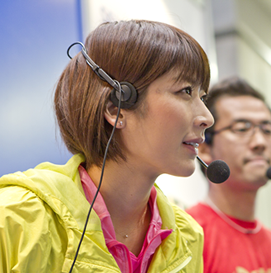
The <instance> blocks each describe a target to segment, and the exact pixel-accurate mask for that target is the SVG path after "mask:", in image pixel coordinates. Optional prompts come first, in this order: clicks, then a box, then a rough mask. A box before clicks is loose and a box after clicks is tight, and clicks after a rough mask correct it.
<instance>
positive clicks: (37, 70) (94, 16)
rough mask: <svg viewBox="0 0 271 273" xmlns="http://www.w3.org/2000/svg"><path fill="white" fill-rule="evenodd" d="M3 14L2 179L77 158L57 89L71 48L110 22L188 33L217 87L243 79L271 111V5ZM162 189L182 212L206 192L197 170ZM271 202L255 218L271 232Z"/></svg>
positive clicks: (50, 2)
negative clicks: (60, 117) (59, 123)
mask: <svg viewBox="0 0 271 273" xmlns="http://www.w3.org/2000/svg"><path fill="white" fill-rule="evenodd" d="M0 14H1V16H0V35H1V36H0V39H1V46H0V49H1V50H0V63H1V65H0V176H2V175H3V174H6V173H10V172H15V171H23V170H26V169H28V168H31V167H34V166H36V165H37V164H39V163H40V162H43V161H50V162H53V163H56V164H64V163H65V162H66V161H67V160H68V159H69V158H70V157H71V154H70V153H69V152H68V151H67V149H66V148H65V146H64V144H63V142H62V141H61V138H60V136H59V132H58V129H57V127H56V122H55V118H54V113H53V93H54V88H55V85H56V82H57V80H58V78H59V76H60V74H61V72H62V71H63V69H64V68H65V66H66V65H67V63H68V62H69V58H68V57H67V54H66V51H67V48H68V47H69V45H70V44H72V43H73V42H75V41H82V42H84V40H85V37H86V36H87V34H88V33H89V32H90V31H91V30H92V29H94V28H95V27H96V26H97V25H99V24H100V23H102V22H104V21H107V20H122V19H123V20H128V19H148V20H156V21H162V22H166V23H169V24H172V25H175V26H176V27H179V28H181V29H183V30H185V31H186V32H188V33H189V34H190V35H192V36H193V37H194V38H195V39H196V40H197V41H198V42H199V43H200V44H201V46H202V47H203V49H204V50H205V51H206V53H207V55H208V57H209V60H210V65H211V73H212V78H211V84H213V83H215V82H216V81H217V80H219V79H222V78H224V77H226V76H231V75H239V76H241V77H243V78H245V79H246V80H247V81H248V82H249V83H250V84H251V85H252V86H253V87H254V88H256V89H257V90H259V91H260V92H261V93H263V94H264V95H265V96H266V98H267V101H268V103H269V105H271V92H270V89H271V35H270V33H271V32H270V28H271V1H270V0H257V1H255V0H137V1H129V0H114V1H112V0H57V1H56V0H39V1H36V0H13V1H1V3H0ZM157 183H158V184H159V186H160V187H161V188H162V190H163V191H164V192H165V194H166V195H168V196H169V197H170V198H171V199H172V200H174V201H175V202H176V203H178V204H179V205H180V206H191V205H193V204H195V203H196V202H198V201H199V200H202V199H203V198H204V197H205V194H206V193H207V182H206V181H205V180H204V178H203V176H202V174H201V173H200V171H199V166H197V169H196V171H195V173H194V174H193V175H192V176H191V177H188V178H177V177H172V176H169V175H162V176H160V177H159V178H158V179H157ZM270 196H271V185H270V183H269V184H267V185H266V186H265V187H262V188H261V189H260V191H259V194H258V199H257V200H258V203H257V211H256V214H257V217H258V218H259V219H260V220H261V221H262V222H263V223H264V224H265V225H266V226H268V227H270V228H271V212H270V210H269V208H270V207H271V199H270Z"/></svg>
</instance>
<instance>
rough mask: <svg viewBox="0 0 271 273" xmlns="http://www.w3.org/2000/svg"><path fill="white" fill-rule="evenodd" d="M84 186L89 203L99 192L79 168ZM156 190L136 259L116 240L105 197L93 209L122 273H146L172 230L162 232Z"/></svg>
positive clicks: (152, 196) (153, 191)
mask: <svg viewBox="0 0 271 273" xmlns="http://www.w3.org/2000/svg"><path fill="white" fill-rule="evenodd" d="M79 173H80V177H81V182H82V186H83V189H84V192H85V196H86V199H87V200H88V202H89V203H91V202H92V200H93V197H94V195H95V193H96V191H97V187H96V185H95V184H94V183H93V181H92V180H91V178H90V177H89V175H88V173H87V171H86V170H85V169H84V168H83V167H82V166H79ZM156 195H157V193H156V189H155V187H152V190H151V195H150V199H149V207H150V210H151V213H152V219H151V222H150V225H149V229H148V232H147V234H146V237H145V241H144V243H143V246H142V249H141V252H140V254H139V255H138V256H137V257H136V256H135V255H134V254H133V253H132V252H130V251H129V250H128V248H127V247H126V246H125V245H124V244H122V243H120V242H118V241H117V240H116V235H115V230H114V226H113V223H112V220H111V217H110V214H109V212H108V210H107V207H106V205H105V202H104V200H103V197H102V195H101V194H100V193H98V196H97V198H96V200H95V202H94V205H93V209H94V211H95V212H96V213H97V215H98V216H99V218H100V220H101V226H102V230H103V234H104V238H105V243H106V246H107V248H108V250H109V252H110V253H111V254H112V255H113V257H114V258H115V260H116V262H117V264H118V266H119V268H120V270H121V272H125V273H145V272H147V269H148V266H149V264H150V262H151V258H152V255H153V253H154V252H155V250H156V248H157V247H158V246H159V245H160V244H161V242H162V240H163V239H165V238H166V237H167V236H168V235H169V234H170V233H171V232H172V230H169V229H167V230H162V229H161V226H162V220H161V217H160V214H159V210H158V207H157V204H156Z"/></svg>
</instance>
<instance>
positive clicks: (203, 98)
mask: <svg viewBox="0 0 271 273" xmlns="http://www.w3.org/2000/svg"><path fill="white" fill-rule="evenodd" d="M200 99H201V100H202V101H203V102H204V104H206V102H207V95H204V96H202V97H201V98H200Z"/></svg>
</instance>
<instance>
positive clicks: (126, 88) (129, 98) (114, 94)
mask: <svg viewBox="0 0 271 273" xmlns="http://www.w3.org/2000/svg"><path fill="white" fill-rule="evenodd" d="M120 86H121V89H122V91H123V92H121V93H122V95H121V103H120V107H121V108H122V109H127V108H130V107H132V106H133V105H134V104H135V103H136V101H137V91H136V89H135V87H134V86H133V85H132V84H131V83H129V82H120ZM119 99H120V92H119V90H116V89H115V88H114V89H112V91H111V101H112V102H113V104H114V105H115V106H117V107H118V104H119Z"/></svg>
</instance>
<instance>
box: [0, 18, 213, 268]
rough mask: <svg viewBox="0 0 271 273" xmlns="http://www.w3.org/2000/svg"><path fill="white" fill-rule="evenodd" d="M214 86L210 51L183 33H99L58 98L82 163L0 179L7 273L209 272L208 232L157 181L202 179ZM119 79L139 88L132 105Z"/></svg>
mask: <svg viewBox="0 0 271 273" xmlns="http://www.w3.org/2000/svg"><path fill="white" fill-rule="evenodd" d="M82 46H83V45H82ZM90 58H91V59H90ZM94 62H95V63H94ZM93 64H94V66H93ZM96 64H97V65H99V67H100V68H102V69H100V70H99V68H98V67H97V66H96ZM91 66H92V68H91ZM92 69H93V70H94V71H92ZM100 72H101V73H100ZM103 72H106V73H107V74H106V75H109V76H108V77H110V78H109V79H111V78H112V81H113V85H114V84H115V85H117V88H116V89H117V90H116V89H113V91H112V87H111V86H110V84H108V82H107V81H108V80H107V79H105V78H104V76H103V75H104V73H103ZM209 80H210V70H209V64H208V59H207V56H206V54H205V52H204V51H203V50H202V48H201V47H200V45H199V44H198V43H197V42H196V41H195V40H194V39H193V38H192V37H190V36H189V35H188V34H186V33H185V32H183V31H182V30H180V29H177V28H175V27H173V26H170V25H167V24H163V23H159V22H151V21H144V20H141V21H137V20H131V21H120V22H111V23H104V24H102V25H100V26H99V27H98V28H97V29H95V30H94V31H93V32H92V33H91V34H90V35H89V36H88V37H87V39H86V44H85V48H83V51H82V52H80V53H78V54H77V55H76V56H75V57H74V58H73V59H72V60H71V62H70V63H69V64H68V66H67V68H66V69H65V70H64V72H63V73H62V75H61V77H60V80H59V82H58V85H57V88H56V93H55V111H56V116H57V120H58V124H59V127H60V131H61V135H62V138H63V140H64V142H65V143H66V146H67V147H68V149H69V150H70V151H71V152H72V153H73V154H74V156H73V157H72V158H71V159H70V160H69V161H68V162H67V164H66V165H64V166H57V165H53V164H51V163H42V164H40V165H39V166H37V167H36V168H35V169H31V170H28V171H26V172H24V173H16V174H12V175H7V176H3V177H2V178H1V179H0V187H1V188H0V204H1V206H0V245H1V247H0V254H1V260H2V261H4V262H3V263H2V265H1V271H0V272H9V271H12V270H13V271H14V272H15V271H17V272H69V271H70V272H71V271H72V272H202V267H203V266H202V248H203V234H202V229H201V228H200V227H199V226H198V224H197V223H196V222H195V221H194V220H193V219H192V218H191V217H189V216H188V215H187V214H186V213H185V212H183V211H182V210H181V209H179V208H177V207H176V206H174V205H172V204H170V203H169V201H168V200H167V198H166V197H165V196H164V195H163V193H162V192H161V191H160V190H159V188H158V187H157V186H156V185H155V186H154V183H155V179H156V178H157V177H158V176H159V175H160V174H162V173H168V174H171V175H176V176H189V175H191V174H192V173H193V172H194V169H195V157H196V155H197V146H198V144H200V143H201V142H203V135H204V131H205V129H206V128H208V127H210V126H211V125H212V124H213V118H212V116H211V114H210V113H209V111H208V110H207V108H206V107H205V104H204V102H203V100H204V97H205V95H206V93H207V89H208V86H209ZM109 82H110V81H109ZM119 82H120V84H122V82H128V84H126V85H128V89H129V90H128V91H131V90H132V91H131V92H132V94H133V95H132V97H133V99H132V101H128V105H127V104H125V102H122V103H121V105H120V104H119V98H120V97H121V98H123V100H126V99H125V98H124V97H125V96H126V91H125V92H122V91H120V89H119V88H118V87H119ZM130 84H132V86H130ZM126 87H127V86H126ZM126 87H123V89H125V90H126V89H127V88H126ZM130 88H131V90H130ZM133 88H135V89H133ZM111 93H112V95H111ZM119 106H121V108H120V107H119ZM114 126H115V128H116V130H115V132H114V134H113V135H112V138H111V133H112V128H114ZM109 139H110V141H111V142H110V144H109V146H108V147H107V144H108V142H109ZM105 154H106V160H105V161H104V155H105ZM104 162H105V164H103V163H104ZM101 181H102V184H101V186H100V182H101ZM97 188H98V189H99V193H98V195H97V198H96V200H95V202H94V206H93V209H92V211H91V213H90V216H89V219H88V225H87V226H86V230H85V234H84V236H82V233H83V229H84V225H85V221H86V218H87V214H88V212H89V207H90V203H92V201H93V199H94V198H95V194H96V193H97ZM81 238H82V241H81V242H80V239H81ZM79 246H80V247H79Z"/></svg>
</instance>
